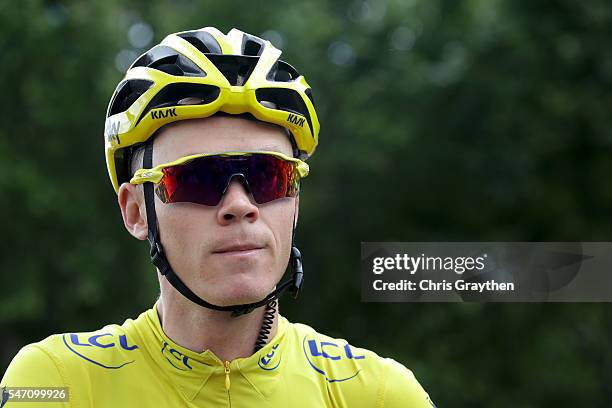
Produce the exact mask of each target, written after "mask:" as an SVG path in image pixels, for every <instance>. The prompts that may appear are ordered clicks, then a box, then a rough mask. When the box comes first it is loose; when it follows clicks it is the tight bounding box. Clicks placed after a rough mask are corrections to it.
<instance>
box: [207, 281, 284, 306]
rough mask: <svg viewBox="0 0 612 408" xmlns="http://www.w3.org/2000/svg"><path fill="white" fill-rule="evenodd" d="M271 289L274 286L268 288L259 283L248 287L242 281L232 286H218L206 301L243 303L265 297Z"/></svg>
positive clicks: (230, 303)
mask: <svg viewBox="0 0 612 408" xmlns="http://www.w3.org/2000/svg"><path fill="white" fill-rule="evenodd" d="M273 290H274V288H271V289H269V290H268V289H266V288H262V287H261V286H260V285H257V287H249V285H246V284H244V283H242V284H236V285H235V286H232V287H225V288H219V289H218V290H216V291H215V293H214V294H211V300H207V301H208V302H210V303H213V304H215V305H217V306H234V305H244V304H249V303H256V302H259V301H261V300H263V299H265V297H266V296H268V294H270V292H272V291H273ZM209 293H210V291H209Z"/></svg>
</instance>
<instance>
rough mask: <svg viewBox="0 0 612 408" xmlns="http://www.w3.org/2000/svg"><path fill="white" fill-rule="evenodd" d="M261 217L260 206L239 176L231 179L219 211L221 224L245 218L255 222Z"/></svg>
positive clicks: (218, 215) (218, 218)
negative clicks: (256, 203)
mask: <svg viewBox="0 0 612 408" xmlns="http://www.w3.org/2000/svg"><path fill="white" fill-rule="evenodd" d="M258 218H259V208H258V207H257V205H255V202H254V200H253V198H252V197H251V194H249V192H248V191H247V190H246V187H245V186H244V185H243V184H242V182H241V181H240V179H239V178H238V177H234V178H233V179H232V180H231V181H230V185H229V186H228V187H227V190H226V191H225V194H224V195H223V198H222V199H221V202H220V203H219V209H218V211H217V220H218V222H219V224H221V225H228V224H231V223H232V222H240V221H242V220H243V219H244V220H247V221H250V222H255V221H256V220H257V219H258Z"/></svg>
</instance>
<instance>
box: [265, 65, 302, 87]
mask: <svg viewBox="0 0 612 408" xmlns="http://www.w3.org/2000/svg"><path fill="white" fill-rule="evenodd" d="M299 76H300V74H299V73H298V72H297V70H296V69H295V68H293V67H292V66H291V65H289V64H287V63H286V62H285V61H282V60H278V61H276V63H275V64H274V66H273V67H272V69H271V70H270V72H268V75H267V79H268V81H276V82H291V81H293V80H294V79H296V78H297V77H299Z"/></svg>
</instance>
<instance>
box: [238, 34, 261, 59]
mask: <svg viewBox="0 0 612 408" xmlns="http://www.w3.org/2000/svg"><path fill="white" fill-rule="evenodd" d="M263 45H264V43H263V41H262V40H261V39H260V38H257V37H254V36H252V35H248V34H244V35H243V36H242V53H243V54H244V55H251V56H254V57H258V56H259V55H261V53H262V51H263Z"/></svg>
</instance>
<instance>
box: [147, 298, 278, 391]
mask: <svg viewBox="0 0 612 408" xmlns="http://www.w3.org/2000/svg"><path fill="white" fill-rule="evenodd" d="M141 318H143V319H144V321H145V322H146V324H145V325H138V326H140V328H141V330H140V331H141V335H142V336H143V337H144V338H145V342H144V343H145V344H146V345H147V349H148V352H149V353H150V354H151V356H152V357H153V360H154V361H155V362H156V363H157V365H158V366H159V368H160V371H162V372H163V373H164V374H165V375H166V376H167V377H168V379H169V380H170V381H171V382H172V383H174V385H175V387H176V388H177V389H179V390H180V391H181V393H182V394H183V395H184V396H185V398H187V399H188V400H190V401H191V400H193V399H194V398H196V397H197V395H198V394H199V393H200V392H202V391H203V390H205V389H207V388H208V387H213V386H215V385H214V384H216V383H217V382H219V383H220V381H221V380H222V379H223V378H224V376H225V370H224V365H223V362H222V361H221V360H220V359H219V358H218V357H217V356H216V355H215V354H214V353H213V352H212V351H210V350H205V351H203V352H201V353H197V352H194V351H192V350H189V349H187V348H185V347H182V346H180V345H178V344H176V343H175V342H174V341H172V340H171V339H170V338H169V337H168V336H167V335H166V334H165V333H164V331H163V329H162V327H161V321H160V319H159V315H158V313H157V303H156V304H155V305H154V306H153V307H152V308H151V309H149V310H147V311H146V312H145V313H143V315H142V316H141ZM139 320H140V319H139ZM288 324H289V322H288V321H287V319H285V318H284V317H283V316H281V315H280V314H279V315H278V324H277V329H276V334H275V335H274V337H273V338H272V340H271V341H269V342H268V344H266V345H265V346H264V347H263V348H262V349H260V350H259V351H258V352H256V353H254V354H253V355H251V356H249V357H245V358H237V359H235V360H233V361H231V362H230V371H231V376H232V377H231V378H232V381H234V382H235V385H232V388H236V387H239V386H242V387H249V386H250V387H252V388H254V389H255V391H256V392H258V393H259V394H260V395H262V396H264V397H267V396H269V395H270V394H271V393H272V392H273V390H274V388H275V387H276V385H277V383H278V379H279V375H278V374H279V373H280V371H281V370H282V365H283V359H282V356H283V352H284V339H285V332H286V331H287V326H288ZM236 374H239V375H236ZM213 383H214V384H213ZM241 384H242V385H241Z"/></svg>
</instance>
